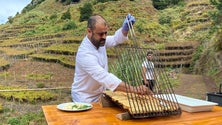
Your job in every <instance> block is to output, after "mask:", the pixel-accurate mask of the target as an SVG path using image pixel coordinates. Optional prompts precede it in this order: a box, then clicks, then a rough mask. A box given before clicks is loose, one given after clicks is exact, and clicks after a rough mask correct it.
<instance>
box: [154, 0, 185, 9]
mask: <svg viewBox="0 0 222 125" xmlns="http://www.w3.org/2000/svg"><path fill="white" fill-rule="evenodd" d="M152 1H153V6H154V7H155V8H156V9H158V10H163V9H165V8H167V7H168V6H170V5H176V4H178V3H179V2H182V1H183V0H152Z"/></svg>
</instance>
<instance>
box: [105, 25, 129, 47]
mask: <svg viewBox="0 0 222 125" xmlns="http://www.w3.org/2000/svg"><path fill="white" fill-rule="evenodd" d="M126 40H128V37H127V36H124V35H123V33H122V28H120V29H118V30H117V31H116V32H115V34H114V35H113V36H107V37H106V47H112V46H116V45H118V44H121V43H123V42H124V41H126Z"/></svg>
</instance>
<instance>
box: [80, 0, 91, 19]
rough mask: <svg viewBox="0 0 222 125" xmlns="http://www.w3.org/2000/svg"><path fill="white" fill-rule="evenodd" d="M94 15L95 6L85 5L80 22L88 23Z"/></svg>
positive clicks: (81, 10) (81, 9) (82, 8)
mask: <svg viewBox="0 0 222 125" xmlns="http://www.w3.org/2000/svg"><path fill="white" fill-rule="evenodd" d="M92 13H93V6H92V4H91V3H88V2H87V3H85V4H84V5H83V7H81V8H80V19H79V21H80V22H82V21H86V20H88V18H89V17H90V16H91V15H92Z"/></svg>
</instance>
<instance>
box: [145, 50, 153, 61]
mask: <svg viewBox="0 0 222 125" xmlns="http://www.w3.org/2000/svg"><path fill="white" fill-rule="evenodd" d="M152 57H153V52H152V51H148V52H147V54H146V58H147V60H149V61H150V60H152Z"/></svg>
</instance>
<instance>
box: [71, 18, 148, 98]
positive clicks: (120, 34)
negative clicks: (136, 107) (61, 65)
mask: <svg viewBox="0 0 222 125" xmlns="http://www.w3.org/2000/svg"><path fill="white" fill-rule="evenodd" d="M129 23H131V24H134V23H135V18H134V17H133V16H131V15H130V14H128V15H127V18H126V19H125V20H124V22H123V25H122V28H120V29H118V30H117V31H116V32H115V34H114V35H113V36H107V31H108V25H107V23H106V20H105V19H104V18H103V17H102V16H100V15H94V16H91V17H90V18H89V20H88V25H87V35H86V36H85V38H84V39H83V41H82V43H81V45H80V46H79V48H78V52H77V55H76V64H75V74H74V82H73V84H72V99H73V101H74V102H97V101H98V100H99V97H100V95H101V94H102V92H103V91H104V90H106V89H109V90H111V91H126V88H125V83H124V82H123V81H122V80H120V79H119V78H117V77H116V76H115V75H113V74H112V73H109V72H108V63H107V62H108V61H107V54H106V48H107V47H112V46H115V45H117V44H120V43H123V42H124V41H125V40H127V39H128V37H127V34H128V31H129V28H130V27H129V25H128V24H129ZM139 87H140V89H139V90H138V88H137V89H135V88H136V87H132V86H131V90H133V92H137V93H140V94H144V93H145V92H147V91H148V90H147V88H146V87H145V86H144V85H142V86H139ZM135 90H137V91H135Z"/></svg>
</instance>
